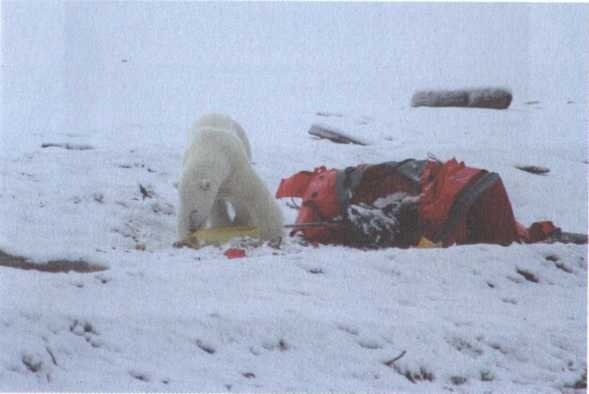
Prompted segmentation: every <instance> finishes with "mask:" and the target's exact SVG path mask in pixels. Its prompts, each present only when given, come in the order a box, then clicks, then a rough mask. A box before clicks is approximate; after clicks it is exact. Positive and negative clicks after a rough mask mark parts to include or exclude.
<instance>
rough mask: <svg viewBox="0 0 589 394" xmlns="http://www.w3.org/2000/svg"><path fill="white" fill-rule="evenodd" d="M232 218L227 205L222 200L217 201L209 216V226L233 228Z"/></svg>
mask: <svg viewBox="0 0 589 394" xmlns="http://www.w3.org/2000/svg"><path fill="white" fill-rule="evenodd" d="M231 224H232V223H231V218H230V217H229V212H227V204H226V203H225V201H224V200H222V199H217V200H215V203H214V204H213V207H212V208H211V214H210V216H209V225H210V226H211V227H212V228H215V227H227V226H231Z"/></svg>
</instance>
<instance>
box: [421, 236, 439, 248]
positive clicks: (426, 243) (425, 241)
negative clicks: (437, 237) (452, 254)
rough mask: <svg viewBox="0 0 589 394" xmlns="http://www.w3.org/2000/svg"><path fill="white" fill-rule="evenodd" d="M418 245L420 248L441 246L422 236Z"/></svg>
mask: <svg viewBox="0 0 589 394" xmlns="http://www.w3.org/2000/svg"><path fill="white" fill-rule="evenodd" d="M417 247H418V248H437V247H439V245H438V244H435V243H433V242H432V241H430V240H429V239H427V238H426V237H421V239H420V240H419V243H418V244H417Z"/></svg>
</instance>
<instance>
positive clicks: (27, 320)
mask: <svg viewBox="0 0 589 394" xmlns="http://www.w3.org/2000/svg"><path fill="white" fill-rule="evenodd" d="M588 11H589V8H588V7H587V6H586V5H562V4H558V5H551V4H541V5H538V4H533V5H532V4H518V5H513V4H470V5H465V4H457V5H454V4H452V5H450V4H443V5H442V4H440V5H436V4H401V3H397V4H396V3H378V4H368V3H354V4H347V3H339V4H321V3H288V4H285V3H238V4H229V3H192V2H189V3H175V2H171V3H158V2H154V3H135V2H123V3H102V2H96V3H93V2H74V3H71V2H70V3H45V2H42V3H28V2H2V6H1V12H2V130H1V133H0V174H1V178H0V179H1V184H0V201H1V203H0V222H1V223H3V224H4V225H3V226H2V228H1V229H0V250H2V251H4V252H7V253H11V254H15V255H20V256H26V257H28V258H30V259H32V260H33V261H34V262H35V263H37V264H45V262H47V261H48V260H58V259H70V260H77V259H83V260H85V261H89V262H92V263H94V264H100V265H103V266H104V267H106V268H107V269H106V270H104V271H101V272H93V273H75V272H70V273H64V272H57V273H46V272H39V271H35V270H27V271H25V270H21V269H13V268H6V267H0V276H1V280H0V283H1V285H0V300H2V301H1V302H0V312H1V313H0V333H1V335H0V348H1V349H2V352H0V389H1V390H10V391H215V392H227V391H286V390H288V391H311V390H313V391H315V390H316V391H371V392H374V391H417V392H423V391H427V392H431V391H435V392H440V391H459V392H514V391H517V392H530V393H532V392H534V393H536V392H560V391H567V390H572V389H570V387H572V386H574V385H575V383H576V382H578V381H579V380H580V379H581V376H582V375H583V373H584V371H586V368H587V361H586V351H587V345H586V330H587V248H586V246H576V245H562V244H550V245H549V244H538V245H512V246H510V247H501V246H494V245H473V246H461V247H451V248H447V249H438V248H433V249H409V250H401V249H383V250H378V251H361V250H353V249H350V248H342V247H334V246H322V247H318V248H313V247H311V246H304V245H302V244H301V243H299V242H297V240H296V239H286V240H284V242H283V244H282V245H281V247H280V249H273V248H271V247H269V246H261V247H257V248H254V247H252V246H247V247H246V249H247V250H246V254H247V257H246V258H242V259H233V260H229V259H227V258H226V257H225V256H224V255H223V252H224V251H225V250H226V248H228V247H230V246H236V245H238V243H236V242H234V243H233V244H232V245H226V246H224V247H220V248H219V247H214V246H209V247H206V248H203V249H201V250H198V251H195V250H190V249H175V248H173V247H172V243H173V242H174V241H175V220H176V218H175V211H176V206H177V203H178V197H177V190H176V189H175V184H176V182H177V179H178V176H179V174H180V170H181V154H182V152H183V150H184V145H185V143H186V130H187V128H188V127H189V126H190V124H191V123H192V122H193V121H194V120H195V119H196V118H197V117H198V116H200V115H202V114H204V113H205V112H209V111H213V110H214V111H221V112H225V113H228V114H229V115H231V116H233V117H234V118H235V119H236V120H238V121H239V122H240V123H241V124H242V125H243V126H244V128H245V130H246V131H247V132H248V135H249V137H250V140H251V143H252V151H253V160H254V167H255V169H256V171H257V172H258V173H259V174H260V176H261V177H262V179H264V181H265V182H266V183H267V185H268V186H269V188H270V189H271V190H276V187H277V186H278V184H279V182H280V179H281V178H284V177H287V176H290V175H292V174H294V173H295V172H298V171H300V170H309V169H313V168H314V167H317V166H320V165H325V166H327V167H337V168H341V167H345V166H349V165H354V164H358V163H378V162H383V161H390V160H402V159H405V158H409V157H413V158H417V159H423V158H426V157H427V155H428V153H431V154H433V155H435V156H437V157H438V158H440V159H442V160H446V159H450V158H452V157H456V158H457V159H458V160H463V161H465V162H466V163H467V164H468V165H471V166H474V167H479V168H485V169H489V170H492V171H495V172H498V173H499V174H500V175H501V177H502V179H503V182H504V184H505V186H506V189H507V191H508V193H509V196H510V199H511V202H512V205H513V208H514V213H515V215H516V217H517V218H518V220H520V221H521V222H522V223H524V224H529V223H531V222H533V221H536V220H544V219H548V220H553V221H554V222H555V223H556V224H557V225H558V226H561V227H562V228H563V229H565V230H567V231H573V232H586V231H587V207H588V204H587V165H588V164H587V163H588V160H589V155H588V152H587V138H586V131H587V129H586V127H587V126H586V125H587V123H588V121H589V119H588V118H589V117H588V112H587V94H586V93H587V90H586V88H587V86H588V82H589V81H588V80H587V75H589V74H587V66H588V64H589V62H588V56H589V50H588V49H589V48H588V47H589V42H588V41H587V40H588V38H587V37H586V34H584V30H585V28H586V26H585V21H586V18H587V16H588ZM326 15H329V18H326ZM489 85H497V86H508V87H510V88H511V89H512V91H513V94H514V100H513V103H512V105H511V107H510V108H509V109H508V110H505V111H495V110H485V109H461V108H411V107H410V100H411V96H412V94H413V93H414V91H416V90H418V89H422V88H438V87H439V88H444V89H454V88H463V87H469V86H489ZM530 101H539V103H537V104H527V103H528V102H530ZM313 123H321V124H327V125H329V126H331V127H334V128H337V129H341V130H343V131H344V132H346V133H349V134H350V135H352V136H357V137H358V138H361V139H362V140H366V141H367V142H369V143H370V145H367V146H357V145H339V144H333V143H331V142H329V141H326V140H315V139H313V138H311V137H310V136H309V135H307V133H306V131H307V130H308V128H309V127H310V126H311V124H313ZM44 144H45V145H47V144H49V146H46V147H42V146H43V145H44ZM516 165H540V166H544V167H547V168H549V169H550V172H549V173H548V174H546V175H543V176H539V175H533V174H529V173H526V172H523V171H520V170H518V169H516V168H515V166H516ZM140 186H141V187H143V188H145V189H146V190H148V191H149V194H150V195H151V197H148V198H144V196H143V194H142V193H141V191H140ZM280 204H281V207H282V210H283V212H284V215H285V217H286V220H287V222H289V223H291V222H293V221H294V218H295V216H296V211H294V210H293V209H290V208H288V207H287V205H286V202H285V201H282V202H280ZM138 245H139V247H138ZM142 246H145V250H141V249H142ZM400 355H402V357H400V358H399V359H398V360H396V361H394V362H393V363H390V361H391V360H393V359H395V358H397V357H398V356H400ZM386 364H389V365H386Z"/></svg>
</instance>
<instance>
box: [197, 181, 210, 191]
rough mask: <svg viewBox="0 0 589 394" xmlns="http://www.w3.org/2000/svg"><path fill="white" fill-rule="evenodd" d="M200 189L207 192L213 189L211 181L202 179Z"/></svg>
mask: <svg viewBox="0 0 589 394" xmlns="http://www.w3.org/2000/svg"><path fill="white" fill-rule="evenodd" d="M198 187H200V189H201V190H204V191H207V190H209V189H210V188H211V181H209V180H208V179H201V181H200V183H199V184H198Z"/></svg>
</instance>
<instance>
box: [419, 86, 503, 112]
mask: <svg viewBox="0 0 589 394" xmlns="http://www.w3.org/2000/svg"><path fill="white" fill-rule="evenodd" d="M512 99H513V95H512V94H511V91H510V90H508V89H504V88H481V89H459V90H422V91H418V92H415V94H414V95H413V97H412V98H411V106H412V107H464V108H491V109H506V108H508V107H509V105H510V104H511V100H512Z"/></svg>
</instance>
